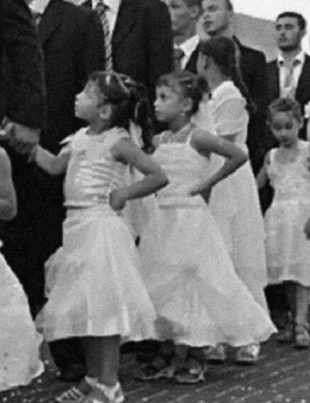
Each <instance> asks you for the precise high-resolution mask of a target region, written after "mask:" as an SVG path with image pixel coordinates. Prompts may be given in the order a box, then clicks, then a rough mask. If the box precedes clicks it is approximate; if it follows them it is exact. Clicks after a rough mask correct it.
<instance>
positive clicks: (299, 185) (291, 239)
mask: <svg viewBox="0 0 310 403" xmlns="http://www.w3.org/2000/svg"><path fill="white" fill-rule="evenodd" d="M298 151H299V152H298V155H297V158H296V159H294V160H293V161H291V162H289V161H288V162H287V163H285V164H282V163H281V162H279V161H277V160H276V159H275V154H276V152H277V149H273V150H271V151H270V164H269V165H268V166H267V174H268V176H269V179H270V183H271V185H272V187H273V188H274V191H275V193H274V197H273V201H272V204H271V206H270V208H269V209H268V210H267V212H266V215H265V228H266V234H267V242H266V245H267V268H268V280H269V283H279V282H282V281H288V280H290V281H296V282H297V283H300V284H302V285H304V286H306V287H310V241H309V240H308V239H306V235H305V233H304V231H303V229H304V226H305V223H306V220H307V218H308V217H309V216H310V173H309V157H310V145H309V143H308V142H305V141H299V143H298Z"/></svg>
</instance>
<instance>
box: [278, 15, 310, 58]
mask: <svg viewBox="0 0 310 403" xmlns="http://www.w3.org/2000/svg"><path fill="white" fill-rule="evenodd" d="M304 35H305V31H304V30H302V29H301V28H300V27H299V25H298V20H297V18H295V17H282V18H279V19H278V20H277V21H276V40H277V44H278V47H279V49H280V50H283V51H291V50H296V49H298V48H299V47H300V45H301V40H302V38H303V36H304Z"/></svg>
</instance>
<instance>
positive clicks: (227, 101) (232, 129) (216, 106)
mask: <svg viewBox="0 0 310 403" xmlns="http://www.w3.org/2000/svg"><path fill="white" fill-rule="evenodd" d="M197 67H198V72H199V75H200V76H201V77H202V78H204V79H205V80H206V81H207V82H208V86H209V90H210V94H209V96H208V97H207V98H208V99H207V100H206V101H205V102H203V103H201V106H200V110H199V112H198V114H197V115H196V116H195V118H194V122H195V123H196V124H197V125H198V126H200V127H202V128H206V129H207V130H209V131H210V132H211V133H213V134H214V135H216V136H218V137H221V138H223V139H224V138H225V139H226V140H228V141H230V143H231V144H236V145H238V146H239V147H241V148H242V149H243V150H244V151H245V152H248V150H247V146H246V138H247V127H248V119H249V117H248V111H247V109H248V107H249V106H250V102H247V99H246V96H247V91H246V89H245V87H244V85H243V84H242V81H241V80H240V77H239V69H238V66H237V60H236V48H235V44H234V42H233V41H232V40H231V39H229V38H225V37H216V38H211V39H210V40H208V41H206V42H203V43H202V44H201V45H200V54H199V59H198V65H197ZM238 87H239V88H238ZM222 164H223V158H221V157H218V156H215V157H214V158H212V167H211V170H214V169H217V168H218V167H219V166H221V165H222ZM210 208H211V211H212V213H213V214H214V216H215V218H216V221H217V223H218V225H219V227H220V229H221V232H222V234H223V236H224V239H225V241H226V245H227V247H228V249H229V252H230V256H231V258H232V261H233V264H234V268H235V270H236V273H237V274H238V276H239V277H240V279H241V280H242V281H243V282H244V283H245V284H246V285H247V287H248V288H249V290H250V291H251V293H252V294H253V296H254V298H255V299H256V301H257V302H258V303H259V304H260V305H261V306H262V307H263V308H264V309H266V311H267V304H266V299H265V294H264V287H265V286H266V284H267V274H266V272H267V270H266V257H265V245H264V241H265V233H264V226H263V217H262V214H261V211H260V206H259V198H258V191H257V188H256V183H255V178H254V175H253V172H252V169H251V166H250V163H249V162H247V163H246V164H245V165H243V166H242V167H241V168H240V169H238V171H237V172H235V173H234V174H233V175H231V176H230V177H229V178H227V179H225V180H224V181H223V182H221V183H220V184H219V185H218V186H217V187H216V188H215V189H214V192H213V193H212V196H211V200H210ZM258 353H259V346H258V345H251V346H244V347H243V348H242V349H240V350H239V351H237V355H236V361H242V362H245V361H247V362H252V361H256V359H257V356H258ZM212 358H216V359H218V360H224V359H225V349H224V346H220V347H219V349H218V350H217V352H215V354H213V357H212Z"/></svg>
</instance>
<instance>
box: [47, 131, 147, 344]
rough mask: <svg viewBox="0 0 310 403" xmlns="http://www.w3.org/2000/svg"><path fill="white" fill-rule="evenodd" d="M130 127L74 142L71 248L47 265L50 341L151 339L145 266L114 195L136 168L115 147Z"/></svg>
mask: <svg viewBox="0 0 310 403" xmlns="http://www.w3.org/2000/svg"><path fill="white" fill-rule="evenodd" d="M124 137H128V133H127V132H126V131H125V130H123V129H119V128H114V129H111V130H109V131H106V132H103V133H102V134H100V135H93V136H89V135H87V134H86V129H82V130H80V131H79V132H78V133H77V134H76V135H75V136H74V137H73V140H72V142H71V144H70V152H71V157H70V161H69V166H68V170H67V175H66V180H65V204H66V207H67V217H66V220H65V222H64V225H63V246H62V247H61V248H60V249H58V250H57V251H56V253H55V254H54V255H52V256H51V257H50V259H49V260H48V261H47V263H46V271H47V294H48V302H47V304H46V306H45V308H44V310H43V312H42V315H43V329H44V335H45V338H46V339H47V340H48V341H51V340H56V339H63V338H68V337H83V336H112V335H121V336H122V337H123V338H124V339H126V340H127V339H130V340H143V339H147V338H150V337H151V335H152V332H153V322H154V315H155V313H154V310H153V306H152V304H151V302H150V299H149V296H148V294H147V292H146V289H145V287H144V285H143V283H142V280H141V278H140V274H139V272H138V268H137V267H138V264H139V259H138V255H137V250H136V247H135V244H134V239H133V237H132V234H131V232H130V230H129V227H128V225H127V224H126V222H125V220H124V218H123V217H122V215H121V214H120V212H116V211H114V210H112V208H111V206H110V204H109V195H110V193H111V191H113V190H114V189H117V188H120V187H123V186H124V185H125V184H126V181H127V178H128V175H127V170H128V167H127V166H125V165H124V164H122V163H120V162H118V161H116V160H115V159H114V158H113V156H112V153H111V147H113V145H114V144H115V143H116V142H118V141H119V140H120V139H121V138H124Z"/></svg>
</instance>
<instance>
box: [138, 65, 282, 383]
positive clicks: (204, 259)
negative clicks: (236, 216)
mask: <svg viewBox="0 0 310 403" xmlns="http://www.w3.org/2000/svg"><path fill="white" fill-rule="evenodd" d="M200 96H201V92H200V90H199V85H198V80H197V77H195V76H193V75H192V74H190V73H181V74H179V75H177V74H170V75H166V76H163V77H161V78H160V79H159V81H158V83H157V88H156V97H157V98H156V101H155V112H156V117H157V119H158V120H159V121H160V122H166V123H167V124H168V125H169V130H168V131H167V132H163V133H162V134H160V135H159V136H157V137H156V138H155V144H156V145H157V150H156V151H155V154H154V159H155V161H156V162H157V163H158V164H160V165H161V166H162V167H163V169H164V170H165V171H166V172H167V175H168V178H169V180H170V184H169V185H168V186H167V187H166V189H164V190H162V191H159V192H158V193H157V198H156V203H155V207H154V211H153V214H152V217H151V219H150V221H149V223H148V225H147V226H146V227H145V229H144V231H143V232H142V236H141V245H140V251H141V255H142V261H143V265H142V269H143V272H142V273H143V279H144V282H145V284H146V286H147V289H148V291H149V293H150V296H151V299H152V302H153V304H154V306H155V310H156V314H157V319H156V322H155V330H156V338H157V340H160V341H172V342H173V344H174V345H175V355H174V357H173V359H172V361H168V360H166V359H165V356H164V351H163V350H164V349H162V354H160V355H159V356H158V357H156V358H155V359H154V361H153V362H152V363H151V364H148V365H146V366H145V367H143V368H142V378H143V379H158V378H160V377H173V378H174V379H175V380H176V381H177V382H179V383H196V382H199V381H201V380H203V379H204V371H205V368H204V365H203V364H202V363H201V362H199V360H197V358H196V357H197V353H199V349H200V348H202V347H205V346H216V345H217V344H218V343H228V344H230V345H232V346H236V347H239V346H242V345H245V344H252V343H259V342H261V341H264V340H267V339H268V338H269V336H270V335H271V334H272V333H273V332H274V330H275V329H274V326H273V324H272V323H271V321H270V319H269V317H268V314H267V313H266V311H265V310H264V309H263V308H262V307H261V306H260V305H259V304H258V303H257V302H256V301H255V299H254V298H253V296H252V295H251V293H250V292H249V290H248V289H247V287H246V286H245V285H244V284H243V283H242V282H241V280H240V279H239V278H238V276H237V275H236V274H235V271H234V268H233V265H232V262H231V260H230V258H229V255H228V252H227V249H226V246H225V244H224V241H223V239H222V235H221V233H220V231H219V229H218V227H217V225H216V223H215V220H214V219H213V216H212V214H211V212H210V209H209V207H208V205H207V204H206V201H208V200H209V197H210V193H211V191H212V189H213V187H214V186H215V185H216V184H217V183H218V182H220V181H221V180H223V179H224V178H225V177H227V176H229V175H231V174H232V173H233V172H234V171H236V170H237V169H238V168H239V169H241V168H240V166H241V165H242V164H244V163H245V162H246V159H247V156H246V153H245V152H244V151H242V150H241V149H240V148H239V147H237V146H234V145H232V144H231V143H230V142H228V141H225V140H222V139H220V138H217V137H215V136H212V135H210V134H209V133H207V132H205V131H203V130H201V129H198V128H197V127H196V126H195V125H194V124H192V123H190V118H191V115H192V113H193V112H194V111H195V109H196V108H197V105H198V102H199V100H200ZM212 154H217V155H220V156H223V157H225V162H224V164H223V166H222V167H221V168H219V169H218V170H217V171H216V172H214V173H213V174H211V175H210V172H209V163H210V157H211V155H212ZM164 346H165V345H164ZM197 349H198V351H197ZM166 353H167V351H166Z"/></svg>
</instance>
